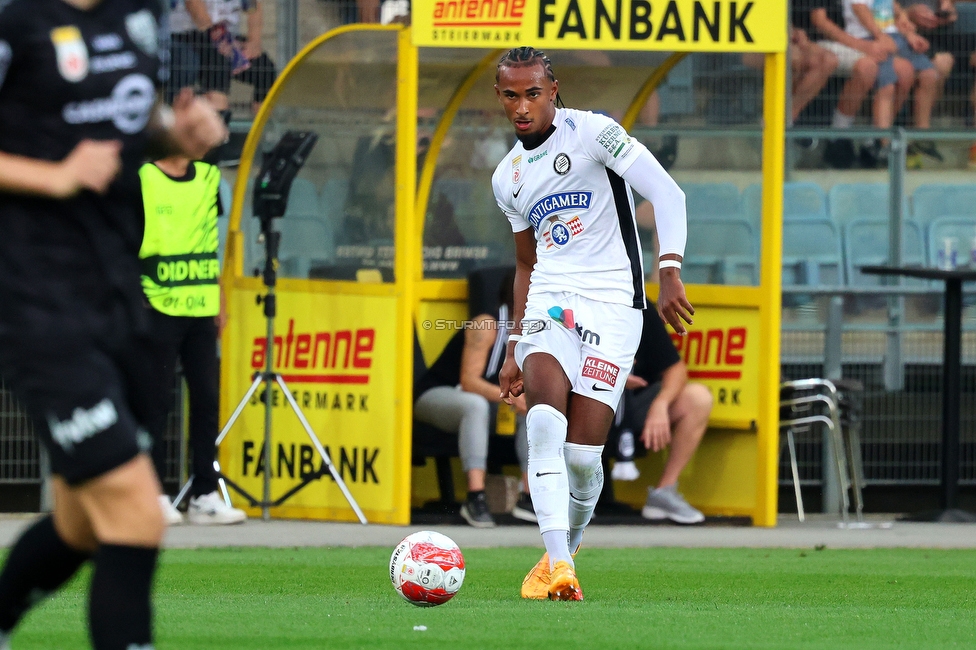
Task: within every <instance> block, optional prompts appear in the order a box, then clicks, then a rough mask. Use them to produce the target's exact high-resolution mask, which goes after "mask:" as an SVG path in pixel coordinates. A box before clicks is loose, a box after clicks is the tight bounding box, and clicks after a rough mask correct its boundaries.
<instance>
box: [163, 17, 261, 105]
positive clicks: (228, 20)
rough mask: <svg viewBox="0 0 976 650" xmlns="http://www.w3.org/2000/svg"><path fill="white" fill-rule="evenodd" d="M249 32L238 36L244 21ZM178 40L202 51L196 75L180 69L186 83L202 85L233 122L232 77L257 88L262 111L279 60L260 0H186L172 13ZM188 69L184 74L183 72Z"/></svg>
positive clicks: (256, 99) (198, 52)
mask: <svg viewBox="0 0 976 650" xmlns="http://www.w3.org/2000/svg"><path fill="white" fill-rule="evenodd" d="M242 22H243V23H245V24H246V26H247V27H246V36H238V35H237V31H238V29H239V28H240V26H241V23H242ZM170 25H171V29H172V30H173V39H172V40H173V45H174V47H176V48H183V49H184V50H189V51H192V52H193V53H195V54H196V57H197V62H196V63H197V64H198V66H199V67H198V68H197V70H196V71H195V74H191V73H190V71H189V70H187V69H185V68H186V66H182V67H181V68H180V69H176V70H174V73H175V76H176V79H177V80H178V81H179V83H180V84H182V85H184V86H186V85H190V86H192V85H194V84H197V83H198V84H199V85H200V89H201V91H202V92H203V93H205V94H206V97H207V99H208V100H209V101H210V103H211V104H212V105H213V106H214V107H215V108H216V109H217V110H219V111H220V112H221V114H222V115H223V116H224V121H225V122H226V123H229V122H230V99H229V98H228V93H229V92H230V82H231V79H232V78H233V79H236V80H237V81H240V82H242V83H245V84H249V85H251V86H253V87H254V93H253V100H252V105H251V109H252V111H253V112H254V113H257V111H258V109H259V108H260V107H261V103H262V102H263V101H264V99H265V98H266V97H267V96H268V91H270V90H271V86H272V85H273V84H274V82H275V79H276V78H277V71H276V69H275V64H274V61H272V60H271V58H270V57H269V56H268V54H267V53H266V52H265V51H264V49H263V47H262V45H261V36H262V34H261V32H262V30H263V27H264V13H263V9H262V6H261V3H260V0H182V2H180V3H179V4H178V5H177V6H176V7H175V9H174V10H173V13H172V15H171V17H170ZM181 72H182V74H181Z"/></svg>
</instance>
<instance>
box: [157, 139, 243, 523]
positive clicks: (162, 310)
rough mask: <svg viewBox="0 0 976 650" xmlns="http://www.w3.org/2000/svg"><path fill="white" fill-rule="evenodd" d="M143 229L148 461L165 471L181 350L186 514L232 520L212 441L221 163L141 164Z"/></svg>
mask: <svg viewBox="0 0 976 650" xmlns="http://www.w3.org/2000/svg"><path fill="white" fill-rule="evenodd" d="M139 177H140V179H141V187H142V202H143V209H144V212H145V219H146V223H145V232H144V234H143V239H142V248H141V249H140V251H139V258H140V260H141V262H142V288H143V291H144V292H145V294H146V298H147V300H148V302H149V307H150V309H149V312H150V319H149V320H150V323H151V329H152V337H153V342H154V347H155V353H156V354H157V355H158V359H157V361H158V364H159V367H161V368H162V372H161V373H160V375H159V383H158V390H157V391H156V397H157V398H158V402H157V405H156V408H155V409H154V416H153V417H152V418H151V419H150V422H149V423H148V426H149V432H150V434H151V435H152V437H153V441H154V444H153V453H152V456H153V463H154V465H155V466H156V473H157V474H159V476H160V478H162V477H163V476H165V473H164V471H163V470H164V468H165V465H164V462H165V447H164V445H163V440H162V437H163V430H164V428H165V424H166V416H167V415H168V412H169V407H170V405H171V403H172V392H171V387H172V385H173V378H174V376H175V370H176V360H177V358H179V360H180V362H181V364H182V367H183V375H184V377H185V378H186V384H187V388H188V390H189V395H190V451H191V454H192V476H193V482H192V484H191V486H190V500H189V505H188V507H187V519H189V521H190V523H193V524H237V523H241V522H243V521H244V520H245V519H246V518H247V515H246V514H245V513H244V511H243V510H239V509H237V508H233V507H231V506H228V505H227V504H225V503H224V500H223V499H222V498H221V496H220V493H219V492H218V491H217V473H216V470H215V469H214V455H215V447H214V442H215V441H216V440H217V431H218V407H219V401H218V400H219V397H218V385H219V379H218V369H219V366H218V363H217V338H218V336H219V333H220V329H222V324H223V319H224V309H223V305H222V300H221V293H220V285H219V284H218V282H219V279H220V263H219V261H218V258H217V246H218V238H217V215H218V214H220V213H221V212H223V209H222V206H221V205H220V170H219V169H218V168H217V167H215V166H213V165H210V164H207V163H204V162H193V161H191V160H190V159H188V158H184V157H179V156H175V157H170V158H164V159H162V160H157V161H156V162H153V163H147V164H145V165H143V166H142V168H141V169H140V170H139ZM160 505H161V506H162V507H163V512H164V513H165V515H166V520H167V522H168V523H169V524H179V523H182V521H183V515H182V514H181V513H180V512H179V510H177V509H176V507H174V505H173V504H172V502H170V500H169V498H168V497H167V496H166V495H162V496H161V497H160Z"/></svg>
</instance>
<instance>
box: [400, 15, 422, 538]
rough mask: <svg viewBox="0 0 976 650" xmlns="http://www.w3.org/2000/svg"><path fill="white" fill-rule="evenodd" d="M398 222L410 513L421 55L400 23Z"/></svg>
mask: <svg viewBox="0 0 976 650" xmlns="http://www.w3.org/2000/svg"><path fill="white" fill-rule="evenodd" d="M397 49H398V57H397V58H398V64H397V139H396V208H395V209H396V223H397V229H396V233H395V235H394V241H395V244H396V253H395V259H394V272H395V274H396V278H395V283H396V287H397V295H398V296H399V299H398V301H397V355H396V358H397V360H398V363H397V374H396V378H397V385H396V395H397V404H396V422H397V426H398V427H399V429H400V433H399V436H398V437H399V439H400V445H399V447H398V450H399V453H400V456H399V458H397V460H396V477H395V479H394V480H395V483H396V489H395V491H394V493H395V499H396V501H397V503H396V511H397V512H406V513H407V521H403V522H400V523H408V521H409V517H410V515H409V513H410V467H411V465H410V449H411V446H412V444H413V436H412V431H413V426H412V423H413V327H414V310H415V305H416V303H417V289H418V285H419V283H420V281H421V280H422V279H423V278H422V273H423V262H422V258H423V250H422V249H423V247H422V245H421V236H420V232H421V229H420V228H419V227H418V225H417V213H416V212H415V210H414V203H415V195H416V187H417V86H418V78H419V75H420V73H419V57H418V56H417V48H416V47H414V45H413V43H412V42H411V38H410V29H409V28H406V29H403V30H402V31H401V32H400V34H399V38H398V43H397Z"/></svg>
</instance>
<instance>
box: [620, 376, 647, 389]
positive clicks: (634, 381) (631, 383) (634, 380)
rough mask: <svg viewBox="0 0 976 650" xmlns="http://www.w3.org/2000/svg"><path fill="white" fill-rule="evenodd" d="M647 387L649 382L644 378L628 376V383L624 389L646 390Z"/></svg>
mask: <svg viewBox="0 0 976 650" xmlns="http://www.w3.org/2000/svg"><path fill="white" fill-rule="evenodd" d="M645 386H647V380H646V379H644V378H643V377H638V376H637V375H627V382H626V383H625V384H624V388H626V389H629V390H634V389H636V388H644V387H645Z"/></svg>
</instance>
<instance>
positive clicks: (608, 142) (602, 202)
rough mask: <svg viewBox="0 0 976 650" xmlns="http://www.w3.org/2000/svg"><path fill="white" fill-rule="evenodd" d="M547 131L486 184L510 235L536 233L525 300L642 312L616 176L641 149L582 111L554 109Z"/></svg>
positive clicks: (637, 254) (631, 221)
mask: <svg viewBox="0 0 976 650" xmlns="http://www.w3.org/2000/svg"><path fill="white" fill-rule="evenodd" d="M553 125H554V126H555V127H556V129H555V131H554V132H553V133H552V134H551V135H550V136H549V138H548V139H547V140H546V141H545V142H543V143H542V144H541V145H539V146H538V147H536V148H534V149H531V150H528V151H527V150H526V149H525V148H524V147H523V146H522V143H521V142H517V143H516V145H515V147H514V148H513V149H512V150H511V151H510V152H509V153H508V155H507V156H506V157H505V158H504V159H503V160H502V161H501V163H499V165H498V167H497V168H496V169H495V173H494V175H493V176H492V179H491V181H492V188H493V189H494V191H495V201H496V202H497V203H498V207H499V208H501V210H502V212H504V213H505V215H506V216H507V217H508V220H509V221H510V222H511V224H512V231H513V232H520V231H522V230H526V229H527V228H530V227H531V228H534V229H535V236H536V239H537V241H538V246H537V248H536V258H537V261H536V265H535V268H534V269H533V271H532V278H531V282H530V285H529V295H530V296H531V295H533V294H534V293H536V292H539V291H551V292H558V291H569V292H572V293H576V294H579V295H581V296H584V297H587V298H591V299H593V300H599V301H603V302H611V303H618V304H622V305H628V306H631V307H634V308H636V309H644V307H645V306H646V305H645V298H644V261H643V256H642V253H641V245H640V240H639V239H638V235H637V221H636V219H635V217H634V198H633V195H632V194H631V191H630V186H629V185H628V184H627V183H626V182H625V181H624V179H623V178H622V176H623V174H624V173H626V171H627V170H628V169H629V168H630V166H631V165H632V164H633V163H634V161H635V160H637V158H638V156H640V154H641V152H644V151H646V148H645V147H644V145H643V144H641V143H640V142H638V141H637V140H636V139H634V138H632V137H631V136H630V135H628V134H627V132H626V131H625V130H624V129H623V127H622V126H620V125H619V124H617V123H616V122H615V121H614V120H613V119H611V118H609V117H606V116H604V115H598V114H596V113H591V112H588V111H578V110H573V109H566V108H562V109H556V117H555V119H553Z"/></svg>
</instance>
